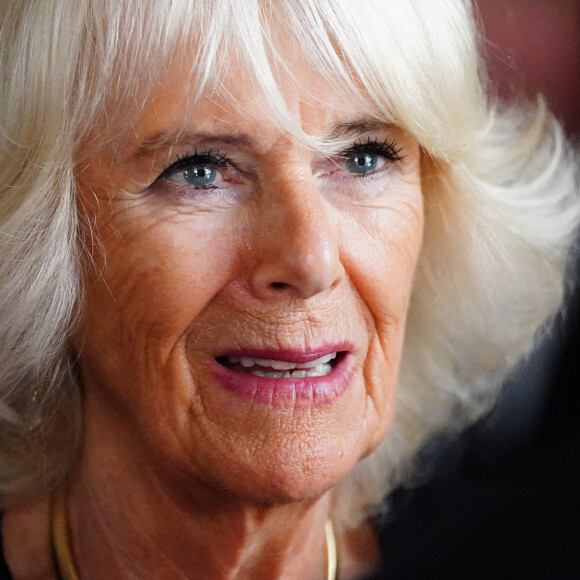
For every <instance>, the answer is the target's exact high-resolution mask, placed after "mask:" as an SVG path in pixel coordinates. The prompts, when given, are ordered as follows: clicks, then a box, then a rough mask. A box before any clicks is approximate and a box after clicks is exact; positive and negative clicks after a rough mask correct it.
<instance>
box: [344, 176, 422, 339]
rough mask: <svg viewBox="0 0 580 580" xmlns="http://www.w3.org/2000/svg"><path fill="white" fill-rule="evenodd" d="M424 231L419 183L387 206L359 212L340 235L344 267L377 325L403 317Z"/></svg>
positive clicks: (388, 324) (397, 321)
mask: <svg viewBox="0 0 580 580" xmlns="http://www.w3.org/2000/svg"><path fill="white" fill-rule="evenodd" d="M422 236H423V204H422V197H421V190H420V188H419V187H416V188H413V190H412V191H411V192H410V193H409V195H407V196H406V197H405V198H403V199H401V200H400V201H398V202H396V203H393V204H392V205H391V206H389V207H388V208H387V207H385V208H376V209H367V210H365V211H361V212H360V213H359V215H358V216H357V219H356V220H354V221H351V222H349V223H348V226H347V228H346V231H345V233H344V234H343V235H342V239H343V240H346V242H345V243H344V244H343V246H344V247H343V255H344V257H343V262H344V263H345V268H346V269H347V271H348V274H349V277H350V279H351V280H352V282H353V284H354V286H355V287H356V289H357V291H358V293H359V294H360V295H361V297H362V299H363V301H364V302H365V304H366V305H367V307H368V309H369V311H370V314H371V316H372V317H373V320H374V322H375V325H376V326H377V328H380V327H382V326H384V325H386V326H390V325H392V324H394V323H400V322H401V321H403V322H404V318H405V315H406V311H407V307H408V302H409V298H410V294H411V287H412V281H413V275H414V271H415V266H416V264H417V259H418V256H419V252H420V249H421V243H422ZM401 330H402V329H401Z"/></svg>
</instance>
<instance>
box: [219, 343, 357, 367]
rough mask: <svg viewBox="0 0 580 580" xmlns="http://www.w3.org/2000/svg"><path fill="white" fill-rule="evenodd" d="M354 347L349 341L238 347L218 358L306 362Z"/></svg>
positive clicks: (221, 354) (220, 354)
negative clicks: (269, 346)
mask: <svg viewBox="0 0 580 580" xmlns="http://www.w3.org/2000/svg"><path fill="white" fill-rule="evenodd" d="M351 349H352V346H351V345H350V344H349V343H348V342H340V343H326V344H324V345H321V346H317V347H313V348H306V349H305V348H287V349H286V348H285V349H280V348H236V349H232V350H224V351H223V352H221V353H219V355H217V356H216V358H220V357H227V356H235V357H249V358H262V359H273V360H279V361H284V362H291V363H297V364H300V363H306V362H310V361H313V360H316V359H319V358H320V357H322V356H324V355H326V354H331V353H333V352H344V351H349V350H351Z"/></svg>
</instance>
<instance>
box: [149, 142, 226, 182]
mask: <svg viewBox="0 0 580 580" xmlns="http://www.w3.org/2000/svg"><path fill="white" fill-rule="evenodd" d="M192 165H213V166H215V167H218V168H219V169H226V168H227V167H229V166H231V162H230V160H229V159H228V158H227V157H225V156H224V155H221V154H220V152H219V151H218V150H217V149H216V150H215V151H214V150H212V149H208V150H207V151H201V152H198V150H197V149H195V150H194V152H193V153H186V154H185V155H178V156H177V160H176V161H173V162H172V163H168V164H166V165H165V167H163V170H162V171H161V173H160V174H159V176H158V177H157V179H156V180H155V181H156V182H157V181H161V180H162V179H165V178H167V177H170V176H171V175H173V174H174V173H179V172H180V171H184V170H185V169H189V168H190V167H191V166H192Z"/></svg>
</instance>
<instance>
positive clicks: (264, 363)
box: [254, 358, 272, 368]
mask: <svg viewBox="0 0 580 580" xmlns="http://www.w3.org/2000/svg"><path fill="white" fill-rule="evenodd" d="M254 361H255V363H256V364H257V365H260V366H261V367H269V368H271V367H272V365H271V364H270V361H269V360H268V359H267V358H255V359H254Z"/></svg>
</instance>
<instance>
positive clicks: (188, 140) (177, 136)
mask: <svg viewBox="0 0 580 580" xmlns="http://www.w3.org/2000/svg"><path fill="white" fill-rule="evenodd" d="M392 127H393V124H392V123H389V122H386V121H381V120H378V119H375V118H373V117H359V118H355V119H353V120H350V121H339V122H337V123H334V124H333V125H332V128H331V131H330V133H329V134H328V137H329V138H330V140H333V139H337V138H348V137H351V136H352V137H354V136H356V135H362V134H364V133H375V132H379V131H387V130H389V129H392ZM201 144H203V145H204V146H205V147H211V146H218V145H234V146H238V147H243V148H247V149H252V148H256V143H255V140H254V139H252V137H250V136H249V135H248V134H246V133H216V132H212V133H209V132H199V133H196V132H189V131H184V132H181V131H160V132H158V133H156V134H155V135H153V136H152V137H147V138H146V139H144V140H143V141H142V142H141V143H140V144H139V147H138V148H137V150H136V151H135V153H134V154H133V156H134V157H135V158H137V159H140V158H143V157H148V156H150V155H153V154H156V153H158V152H159V151H160V150H164V149H170V148H172V147H175V146H177V145H179V146H186V147H187V146H190V147H197V146H199V145H201Z"/></svg>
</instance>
